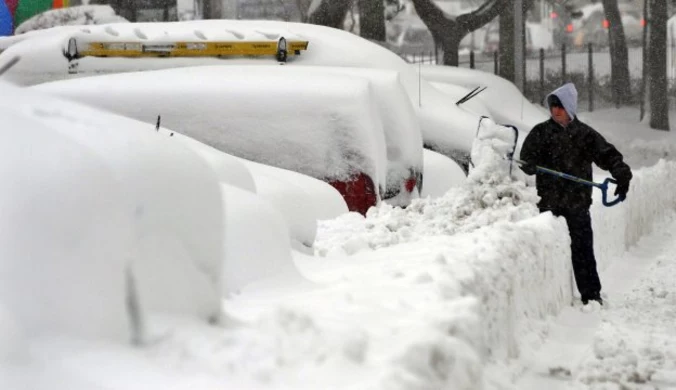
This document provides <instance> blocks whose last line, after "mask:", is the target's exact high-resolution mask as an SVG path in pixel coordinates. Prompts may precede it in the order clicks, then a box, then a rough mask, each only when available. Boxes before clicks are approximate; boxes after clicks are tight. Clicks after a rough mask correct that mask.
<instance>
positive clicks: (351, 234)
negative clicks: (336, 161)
mask: <svg viewBox="0 0 676 390" xmlns="http://www.w3.org/2000/svg"><path fill="white" fill-rule="evenodd" d="M513 148H514V133H513V132H512V130H511V129H509V128H507V127H504V126H499V125H496V124H494V123H492V122H490V121H489V120H484V122H483V124H482V127H481V130H480V131H479V135H478V137H477V139H476V140H475V142H474V145H473V147H472V162H473V167H472V168H471V169H470V172H469V175H468V177H467V180H466V182H465V183H464V184H463V185H462V186H460V187H455V188H452V189H450V190H449V191H448V192H447V193H446V194H445V195H444V196H442V197H439V198H434V199H432V198H429V197H428V198H425V199H416V200H414V201H413V202H412V203H411V205H409V206H408V207H407V208H405V209H403V208H399V207H393V206H390V205H388V204H384V203H382V204H380V205H379V206H377V207H372V208H371V209H370V210H369V211H368V212H367V214H366V217H363V216H362V215H360V214H357V213H348V214H345V215H343V216H341V217H339V218H336V219H333V220H328V221H320V222H319V225H318V232H317V238H316V241H315V254H316V255H319V256H329V255H330V256H333V255H344V254H348V255H351V254H354V253H357V252H359V251H361V250H368V249H370V250H373V249H377V248H382V247H387V246H391V245H396V244H400V243H405V242H412V241H417V240H419V239H421V238H423V237H429V236H438V235H452V234H457V233H465V232H471V231H474V230H476V229H479V228H481V227H484V226H487V225H490V224H492V223H495V222H498V221H511V222H514V221H520V220H523V219H526V218H530V217H533V216H535V215H537V214H538V210H537V207H536V206H535V205H536V203H537V201H538V196H537V193H536V191H535V189H534V187H527V186H526V184H525V181H524V180H523V179H524V175H523V173H522V172H521V171H520V170H519V168H518V167H517V166H516V165H515V164H511V162H510V161H509V159H508V158H507V156H508V155H509V153H511V152H513Z"/></svg>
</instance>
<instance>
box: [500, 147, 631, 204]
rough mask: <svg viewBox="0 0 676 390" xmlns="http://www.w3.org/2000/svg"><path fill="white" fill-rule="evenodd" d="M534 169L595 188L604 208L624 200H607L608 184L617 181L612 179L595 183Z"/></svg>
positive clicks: (555, 172) (537, 167)
mask: <svg viewBox="0 0 676 390" xmlns="http://www.w3.org/2000/svg"><path fill="white" fill-rule="evenodd" d="M513 161H514V162H516V163H517V164H521V165H525V164H528V163H527V162H525V161H522V160H517V159H513ZM535 169H536V170H537V171H538V172H542V173H546V174H548V175H554V176H558V177H560V178H562V179H567V180H570V181H574V182H576V183H580V184H584V185H587V186H590V187H596V188H599V189H601V192H602V193H603V197H602V200H603V205H604V206H606V207H611V206H615V205H616V204H618V203H620V202H622V201H624V198H621V197H619V196H618V197H617V198H615V199H613V200H608V184H610V183H613V184H617V180H615V179H613V178H610V177H609V178H607V179H606V180H604V181H603V183H595V182H593V181H589V180H585V179H581V178H579V177H577V176H573V175H569V174H567V173H563V172H559V171H555V170H553V169H549V168H543V167H540V166H537V165H536V166H535Z"/></svg>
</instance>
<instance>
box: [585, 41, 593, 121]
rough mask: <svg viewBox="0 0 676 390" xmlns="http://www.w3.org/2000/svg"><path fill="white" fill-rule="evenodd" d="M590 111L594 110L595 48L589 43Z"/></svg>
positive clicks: (588, 78)
mask: <svg viewBox="0 0 676 390" xmlns="http://www.w3.org/2000/svg"><path fill="white" fill-rule="evenodd" d="M587 80H589V82H588V83H589V112H592V111H594V48H593V46H592V44H591V43H590V44H589V76H588V77H587Z"/></svg>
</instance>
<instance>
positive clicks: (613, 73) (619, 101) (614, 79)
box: [603, 0, 631, 107]
mask: <svg viewBox="0 0 676 390" xmlns="http://www.w3.org/2000/svg"><path fill="white" fill-rule="evenodd" d="M603 11H604V13H605V16H606V19H607V20H608V23H609V24H610V27H609V31H608V44H609V46H610V82H611V86H612V91H613V100H614V101H615V105H616V106H618V107H619V106H620V105H626V104H628V103H630V101H631V77H630V76H629V52H628V50H627V40H626V37H625V35H624V27H623V26H622V16H621V15H620V8H619V6H618V5H617V0H603Z"/></svg>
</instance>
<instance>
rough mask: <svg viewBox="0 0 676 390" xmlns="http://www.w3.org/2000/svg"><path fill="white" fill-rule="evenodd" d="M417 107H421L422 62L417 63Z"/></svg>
mask: <svg viewBox="0 0 676 390" xmlns="http://www.w3.org/2000/svg"><path fill="white" fill-rule="evenodd" d="M418 107H422V62H418Z"/></svg>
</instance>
